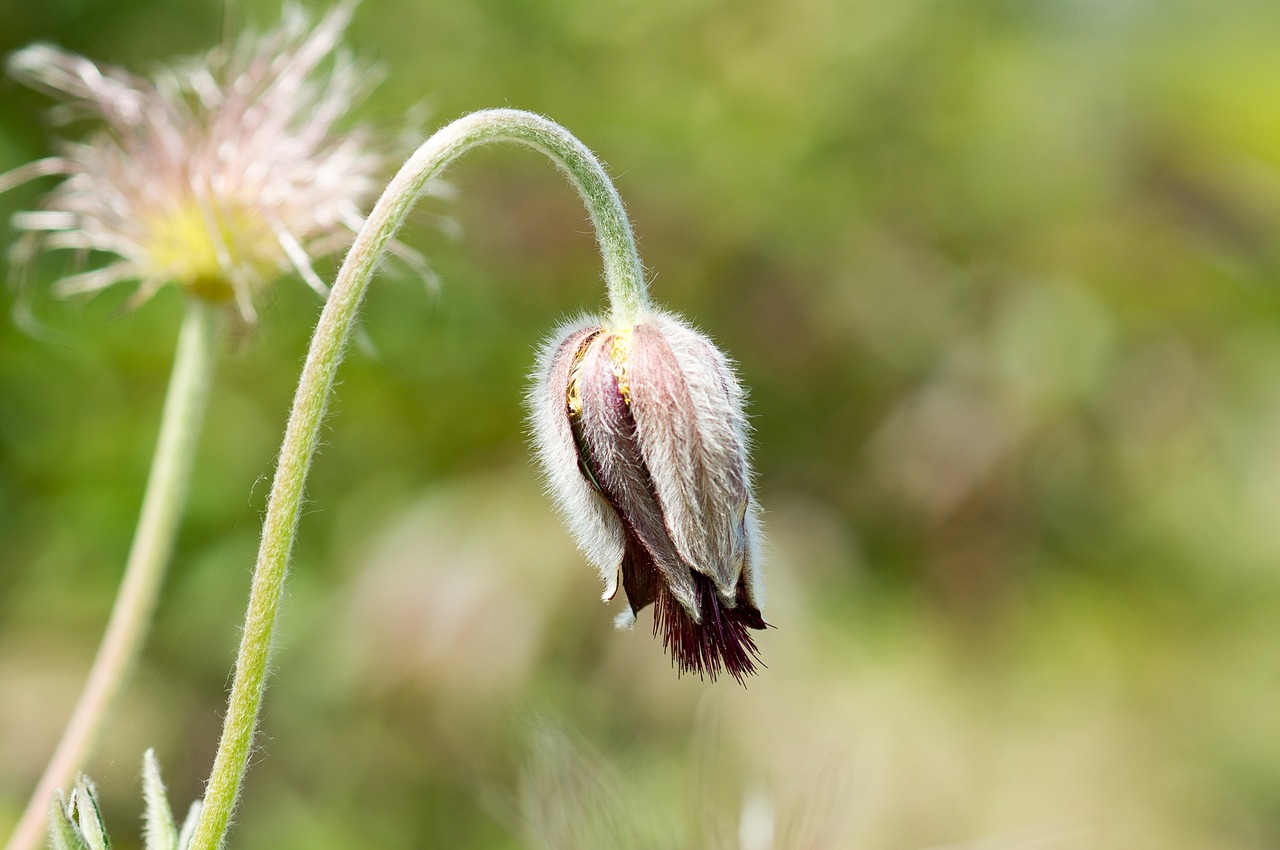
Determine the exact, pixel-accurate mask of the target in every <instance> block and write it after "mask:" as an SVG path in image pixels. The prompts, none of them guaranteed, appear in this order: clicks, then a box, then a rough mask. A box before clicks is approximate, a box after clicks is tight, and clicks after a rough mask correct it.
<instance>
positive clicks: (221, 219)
mask: <svg viewBox="0 0 1280 850" xmlns="http://www.w3.org/2000/svg"><path fill="white" fill-rule="evenodd" d="M351 8H352V7H351V5H349V4H347V5H342V6H339V7H337V8H335V9H334V10H332V11H331V12H329V13H328V14H327V15H325V17H324V18H323V19H322V20H321V21H320V22H319V23H318V24H316V25H315V26H312V24H311V22H310V21H309V20H308V17H307V15H305V14H304V13H303V12H302V11H301V10H300V9H299V8H296V7H293V8H290V9H288V10H286V13H285V17H284V21H283V23H282V24H281V26H280V27H279V28H277V29H274V30H271V31H269V32H266V33H262V34H257V35H249V36H246V37H245V38H243V39H241V40H239V41H238V42H237V43H235V44H232V45H228V46H226V47H223V48H221V49H218V50H214V51H213V52H211V53H209V54H208V55H207V56H206V57H203V58H201V59H197V60H194V61H190V62H188V63H185V64H180V65H178V66H175V67H170V68H164V69H162V70H160V71H158V72H157V73H156V74H155V75H154V76H153V77H152V78H144V77H139V76H135V75H133V74H130V73H127V72H125V71H122V70H120V69H116V68H109V67H102V66H99V65H97V64H95V63H93V62H91V61H90V60H88V59H85V58H84V57H81V56H77V55H74V54H71V53H68V52H66V51H64V50H61V49H59V48H56V47H53V46H51V45H47V44H36V45H33V46H31V47H28V48H25V49H23V50H20V51H18V52H17V53H16V54H14V55H13V56H12V57H11V58H10V60H9V63H8V68H9V72H10V73H11V74H12V75H13V76H14V77H16V78H17V79H19V80H21V81H22V82H24V83H26V84H28V85H30V86H32V87H33V88H36V89H39V90H41V91H44V92H47V93H49V94H51V95H53V96H55V97H57V98H59V99H61V100H62V101H64V103H63V104H62V105H61V106H60V107H58V109H57V110H55V112H54V113H53V117H54V118H55V119H60V120H62V121H69V120H74V119H78V118H86V119H91V120H96V121H99V122H101V126H100V127H99V128H98V129H96V130H94V131H92V132H91V133H90V134H89V135H88V136H87V137H86V138H84V139H83V140H82V141H78V142H65V143H63V144H62V145H61V147H60V149H59V153H58V155H57V156H55V157H51V158H48V159H42V160H38V161H36V162H33V163H30V164H28V165H26V166H23V167H22V168H19V169H16V170H15V171H13V172H10V173H9V174H8V175H4V176H0V190H2V189H3V188H6V187H7V186H11V185H14V184H16V183H18V182H21V181H22V180H25V179H31V178H35V177H39V176H45V175H61V176H63V177H64V178H65V179H64V180H63V181H62V182H61V183H59V184H58V185H57V186H56V187H55V188H54V189H53V190H52V191H51V192H50V193H49V194H48V195H47V196H46V197H45V199H44V200H43V202H42V204H41V209H40V210H37V211H32V212H26V213H19V214H18V215H17V216H16V217H15V219H14V224H15V226H16V227H17V228H18V229H20V230H24V231H27V233H28V235H27V238H26V239H25V240H23V241H21V242H20V243H19V245H18V248H17V249H16V258H17V260H18V261H19V263H21V262H22V261H24V260H28V259H30V257H31V256H33V255H34V254H35V252H36V251H37V250H38V249H40V248H42V247H44V248H50V249H72V250H75V251H78V252H80V253H82V254H83V253H87V252H90V251H98V252H105V253H107V254H113V255H115V259H114V260H113V261H112V262H110V263H108V264H107V265H105V266H103V267H102V268H98V269H93V270H90V271H86V272H81V273H79V274H75V275H73V276H71V277H67V278H64V279H63V280H62V281H61V282H60V284H59V290H60V291H61V292H63V293H73V292H84V291H94V290H98V289H102V288H104V287H107V286H110V285H112V284H115V283H118V282H123V281H137V282H138V283H139V289H138V293H137V300H142V299H144V298H146V297H148V296H149V295H151V294H152V293H153V292H155V291H156V290H157V289H158V288H160V287H161V286H163V285H165V284H168V283H173V284H176V285H178V286H179V287H181V288H182V289H183V290H184V291H185V292H186V293H187V294H189V295H194V296H197V297H200V298H202V299H205V300H207V301H213V302H227V303H232V302H234V303H235V304H236V306H237V307H238V308H239V310H240V312H241V314H242V315H243V316H244V317H245V318H246V319H251V318H252V317H253V315H254V307H253V304H254V296H255V294H256V293H257V292H258V291H259V290H260V289H261V288H262V287H263V286H265V285H267V284H270V283H271V282H272V281H274V280H275V279H277V278H278V277H280V276H281V275H282V274H286V273H288V272H289V271H296V272H297V273H298V274H299V275H301V276H302V278H303V279H304V280H306V281H307V282H308V283H309V284H310V285H311V286H312V287H314V288H315V289H317V290H319V291H321V292H322V293H323V292H325V291H326V289H325V286H324V284H323V283H322V282H321V281H320V278H319V277H318V276H317V274H316V272H315V271H314V270H313V269H312V266H311V259H310V258H311V257H312V256H315V255H316V254H319V253H328V252H332V251H336V250H339V249H342V248H344V247H345V246H346V245H347V243H348V242H349V241H350V238H351V236H352V234H353V233H354V232H355V231H356V230H358V229H359V228H360V225H361V224H362V223H363V222H364V216H363V214H362V213H361V210H362V209H363V207H364V206H365V205H366V203H367V202H368V201H369V200H371V198H372V196H373V195H374V194H376V192H377V191H378V189H379V186H380V181H378V180H377V179H376V178H377V175H378V172H379V170H380V168H381V166H382V165H383V157H382V156H381V155H380V154H379V153H378V152H377V151H375V150H374V149H373V148H372V147H371V145H370V142H369V134H368V133H366V132H365V131H363V130H361V129H359V128H355V129H340V128H339V122H340V121H341V120H342V119H343V117H344V116H345V115H346V114H347V113H348V111H349V110H350V108H351V106H352V104H353V103H354V102H355V101H357V100H358V99H360V97H362V96H363V94H364V92H365V90H366V88H367V85H368V82H369V76H368V74H366V73H365V72H363V71H362V70H361V69H360V68H359V67H357V66H356V65H354V64H352V63H351V62H350V61H348V60H347V59H346V58H344V57H343V56H341V55H338V56H337V57H336V58H333V55H334V52H335V48H336V47H337V44H338V41H339V38H340V37H341V35H342V32H343V30H344V28H345V27H346V24H347V22H348V20H349V19H350V16H351Z"/></svg>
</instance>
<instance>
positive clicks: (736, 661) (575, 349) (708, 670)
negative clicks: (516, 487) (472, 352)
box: [530, 313, 765, 682]
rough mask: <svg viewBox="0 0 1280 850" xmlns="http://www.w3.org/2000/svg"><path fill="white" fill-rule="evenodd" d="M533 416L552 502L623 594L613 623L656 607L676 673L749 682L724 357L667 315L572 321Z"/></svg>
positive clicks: (746, 490) (732, 384) (752, 557)
mask: <svg viewBox="0 0 1280 850" xmlns="http://www.w3.org/2000/svg"><path fill="white" fill-rule="evenodd" d="M530 407H531V424H532V430H533V434H534V439H535V442H536V444H537V450H538V457H539V460H540V461H541V464H542V467H543V470H544V472H545V474H546V477H547V482H548V489H549V491H550V492H551V494H552V496H553V498H554V499H555V501H556V503H557V505H558V506H559V508H560V509H561V511H562V513H563V514H564V516H565V518H566V521H567V523H568V525H569V527H570V529H571V530H572V532H573V534H574V536H575V538H576V539H577V542H578V545H579V547H580V548H581V549H582V550H583V552H584V553H585V554H586V555H587V557H588V558H589V559H590V560H591V561H592V562H593V563H594V564H595V565H596V566H597V567H598V568H599V570H600V574H601V577H602V578H603V579H604V582H605V594H604V596H605V599H612V598H613V597H614V596H615V595H616V594H617V592H618V588H619V586H621V587H622V589H623V590H624V591H625V593H626V597H627V601H628V603H629V605H630V611H629V612H628V613H627V614H624V615H623V616H622V617H620V618H619V620H620V622H619V625H621V626H628V625H630V624H631V623H633V622H634V620H635V614H636V613H637V612H639V611H640V610H641V609H642V608H644V607H646V606H647V605H649V604H650V603H655V611H654V634H657V633H658V632H659V631H661V632H662V639H663V645H664V646H665V647H666V649H667V650H668V651H669V652H670V653H671V656H672V660H673V663H675V664H676V665H677V667H678V669H679V670H680V671H681V672H695V673H697V674H698V675H699V676H703V675H705V676H709V677H710V678H711V679H712V680H714V679H715V678H716V677H717V675H718V674H719V673H720V672H721V671H722V670H724V671H727V672H728V673H729V675H731V676H733V677H734V678H735V679H737V680H738V681H739V682H741V681H743V679H744V678H745V677H746V676H748V675H750V674H752V673H754V672H755V665H756V664H757V663H758V655H757V651H756V646H755V642H754V641H753V639H752V638H751V635H750V633H749V631H748V629H763V628H765V622H764V620H763V618H762V617H761V616H760V605H761V603H762V601H763V600H762V598H761V595H762V593H763V587H762V583H761V580H760V575H759V553H760V542H759V521H758V507H757V505H756V501H755V498H754V496H753V495H752V492H751V472H750V468H749V465H748V461H747V420H746V416H745V414H744V413H743V392H742V389H741V387H740V386H739V384H738V381H737V379H736V378H735V377H734V374H733V370H732V368H731V366H730V365H729V362H728V361H727V360H726V358H725V357H724V355H723V354H721V353H720V352H719V351H718V350H717V349H716V347H715V346H714V345H713V344H712V343H711V341H710V340H709V339H707V338H706V337H705V336H704V335H702V334H700V333H698V332H697V331H695V330H694V329H692V328H691V327H689V326H688V325H687V324H686V323H685V322H683V321H682V320H681V319H679V318H676V317H675V316H672V315H669V314H666V313H648V314H646V315H643V316H641V317H640V318H639V319H638V320H637V321H636V322H635V324H634V325H632V326H631V327H627V328H610V327H607V326H605V325H604V324H603V323H601V322H599V321H598V320H595V319H585V320H582V321H578V322H573V323H570V324H568V325H565V326H564V327H562V328H560V330H559V331H558V332H557V333H556V334H555V335H554V337H553V338H552V340H551V341H550V342H549V343H548V344H547V345H546V346H545V347H544V348H543V350H542V353H541V355H540V357H539V362H538V367H537V371H536V375H535V386H534V387H533V389H532V391H531V393H530Z"/></svg>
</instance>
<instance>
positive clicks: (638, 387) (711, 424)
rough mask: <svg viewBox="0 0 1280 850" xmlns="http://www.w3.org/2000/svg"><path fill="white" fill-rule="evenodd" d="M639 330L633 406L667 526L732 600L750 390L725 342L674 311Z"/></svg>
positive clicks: (740, 546) (741, 540) (745, 499)
mask: <svg viewBox="0 0 1280 850" xmlns="http://www.w3.org/2000/svg"><path fill="white" fill-rule="evenodd" d="M633 337H634V339H633V342H632V348H631V357H630V360H629V363H628V369H629V373H630V376H631V411H632V413H633V414H634V416H635V422H636V428H637V430H638V434H639V442H640V445H641V446H642V447H643V450H644V459H645V463H646V465H647V466H648V469H649V473H650V475H651V476H652V478H653V486H654V488H655V489H656V490H657V495H658V499H659V501H660V502H661V505H662V512H663V515H664V516H665V517H666V524H667V529H668V531H669V532H670V535H671V539H672V540H673V541H674V542H675V545H676V547H677V548H678V549H679V551H680V554H681V556H683V558H684V560H685V561H687V562H688V564H689V565H690V566H691V567H693V569H695V570H698V571H699V572H702V573H703V574H705V575H707V576H709V577H710V578H712V579H713V580H714V581H715V583H716V589H717V590H718V591H719V593H720V595H721V597H723V598H724V599H726V600H727V601H729V603H730V604H732V603H733V600H734V598H735V595H736V593H737V585H738V580H739V577H740V576H741V575H742V571H743V564H744V559H745V554H746V539H745V536H746V531H745V519H746V511H747V505H748V503H749V501H750V490H749V474H750V473H749V471H748V469H747V461H746V421H745V417H744V416H743V414H742V391H741V390H740V389H739V388H738V382H737V380H736V379H735V378H734V376H733V373H732V372H731V371H730V370H729V368H728V366H727V364H726V363H725V362H724V358H723V357H722V356H721V355H720V353H719V352H718V351H716V349H715V347H714V346H712V345H711V344H710V343H709V342H708V341H707V340H706V338H705V337H703V336H702V335H701V334H699V333H698V332H697V331H694V330H692V329H691V328H689V327H688V326H687V325H685V324H684V323H683V322H681V321H680V320H678V319H676V318H674V317H670V316H666V315H654V316H651V317H646V318H645V319H644V320H643V321H640V322H637V323H636V326H635V329H634V331H633Z"/></svg>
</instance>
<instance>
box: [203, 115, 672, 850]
mask: <svg viewBox="0 0 1280 850" xmlns="http://www.w3.org/2000/svg"><path fill="white" fill-rule="evenodd" d="M493 142H516V143H519V144H523V145H527V146H529V147H532V148H536V149H537V150H540V151H542V152H543V153H544V154H546V155H547V156H548V157H550V158H551V159H552V160H553V161H554V162H555V163H556V165H558V166H559V167H560V168H561V170H562V171H564V173H565V174H566V175H567V176H568V177H569V180H570V181H571V182H572V183H573V184H574V186H576V187H577V189H578V192H579V193H580V194H581V195H582V198H583V200H584V201H585V203H586V205H587V210H588V212H589V213H590V215H591V221H592V224H593V225H594V226H595V231H596V237H597V239H598V240H599V242H600V252H601V255H602V256H603V259H604V268H605V280H606V283H607V285H608V291H609V299H610V302H611V306H612V314H611V319H612V321H613V323H614V324H615V325H629V324H631V323H632V322H634V320H635V318H636V316H637V315H638V314H639V313H640V311H641V310H643V309H644V308H645V307H646V306H647V305H648V294H647V292H646V289H645V281H644V271H643V269H642V268H641V266H640V259H639V256H638V255H637V253H636V246H635V239H634V237H633V236H632V234H631V224H630V222H629V221H628V220H627V216H626V212H625V211H624V210H623V208H622V201H621V199H620V198H619V197H618V193H617V190H615V189H614V187H613V184H612V183H611V182H610V181H609V178H608V176H607V175H606V174H605V172H604V168H603V167H602V166H601V165H600V162H599V161H598V160H597V159H596V158H595V156H594V155H593V154H592V153H591V151H589V150H587V148H586V147H585V146H583V144H582V143H581V142H579V141H578V140H577V139H576V138H574V137H573V136H572V135H571V134H570V133H569V132H568V131H567V130H565V129H564V128H563V127H561V126H560V125H558V124H556V123H554V122H552V121H549V120H547V119H546V118H542V117H540V116H538V115H534V114H532V113H528V112H520V111H517V110H513V109H492V110H485V111H483V112H475V113H472V114H471V115H467V116H465V117H463V118H459V119H458V120H457V121H454V122H453V123H452V124H449V125H448V126H446V127H444V128H443V129H441V130H439V131H438V132H436V134H435V135H433V136H432V137H431V138H430V139H428V140H427V141H426V142H424V143H423V144H422V146H421V147H420V148H418V150H417V151H416V152H415V153H414V154H413V156H411V157H409V160H408V161H407V162H406V163H405V164H404V166H403V167H402V168H401V169H400V171H399V173H397V174H396V176H395V177H394V178H393V179H392V180H391V183H390V184H388V186H387V188H386V191H384V192H383V194H382V197H381V198H379V199H378V203H377V204H376V205H375V206H374V208H373V212H372V213H370V214H369V218H368V220H367V221H366V222H365V224H364V227H362V228H361V229H360V232H359V233H358V234H357V235H356V239H355V242H354V243H353V244H352V246H351V251H350V252H349V253H348V254H347V258H346V260H345V261H344V262H343V264H342V268H341V270H339V272H338V279H337V281H336V282H335V283H334V286H333V291H332V292H331V293H330V294H329V299H328V301H327V302H326V303H325V307H324V311H323V312H322V313H321V315H320V321H319V324H317V326H316V330H315V334H314V335H313V336H312V338H311V347H310V349H309V350H308V352H307V361H306V365H305V366H303V369H302V377H301V378H300V379H299V381H298V391H297V394H296V395H295V396H294V399H293V410H292V412H291V413H290V415H289V423H288V425H287V426H286V427H285V435H284V443H283V445H282V446H281V448H280V457H279V459H278V461H277V466H276V477H275V481H274V482H273V483H272V485H271V495H270V499H269V501H268V504H267V517H266V520H265V521H264V523H263V528H262V542H261V545H260V546H259V549H258V562H257V565H256V566H255V567H254V573H253V587H252V590H251V591H250V596H249V609H248V612H247V614H246V616H245V624H244V634H243V635H242V637H241V642H240V651H239V655H238V656H237V658H236V670H235V679H234V681H233V682H232V685H231V696H230V699H229V701H228V705H227V715H226V718H225V720H224V721H223V727H222V739H221V740H220V741H219V743H218V753H217V755H216V756H215V758H214V763H213V770H212V772H211V774H210V776H209V784H208V786H207V787H206V788H205V798H204V808H203V810H202V812H201V814H200V821H199V823H198V824H197V826H196V832H195V836H194V838H193V840H192V843H191V848H192V850H217V848H219V847H220V846H221V843H222V840H223V838H224V836H225V835H226V831H227V825H228V823H229V821H230V818H231V812H232V809H233V808H234V807H235V803H236V799H237V797H238V795H239V792H240V783H241V781H242V780H243V778H244V773H245V770H246V768H247V767H248V762H249V754H250V751H251V748H252V745H253V734H254V730H255V728H256V725H257V719H258V709H259V708H260V706H261V705H262V694H263V691H264V689H265V687H266V675H267V664H268V655H269V654H270V650H271V639H272V634H273V633H274V631H275V624H276V617H277V614H278V613H279V608H280V599H281V595H282V592H283V590H284V581H285V574H286V572H287V570H288V564H289V555H290V553H291V552H292V550H293V541H294V537H295V535H296V532H297V524H298V515H299V513H300V511H301V508H302V495H303V486H304V483H305V482H306V478H307V471H308V470H309V468H310V466H311V458H312V456H313V455H314V454H315V450H316V444H317V441H318V440H319V437H320V426H321V423H322V421H323V419H324V413H325V408H326V406H327V405H328V401H329V396H330V394H331V392H332V389H333V380H334V374H335V373H336V372H337V370H338V365H339V363H341V361H342V356H343V352H344V350H345V348H346V345H347V340H348V339H349V338H350V336H351V330H352V327H353V325H354V324H355V318H356V313H357V312H358V311H359V308H360V303H361V301H362V300H363V298H364V293H365V290H366V289H367V287H368V285H369V280H370V278H371V277H372V276H373V271H374V269H375V268H376V267H377V264H378V261H379V260H380V259H381V258H382V255H383V253H384V251H385V250H386V248H387V245H388V243H389V242H390V241H391V239H392V238H393V237H394V236H395V234H396V231H398V230H399V229H400V225H401V224H402V223H403V221H404V218H405V216H406V215H407V214H408V212H409V209H410V208H411V207H412V206H413V204H414V202H415V201H416V200H417V198H418V196H419V194H420V193H421V192H422V190H423V188H424V187H425V185H426V184H427V181H429V180H430V179H431V178H433V177H435V176H437V175H439V174H440V172H441V171H443V170H444V169H445V167H447V166H448V165H449V164H450V163H451V162H453V161H454V160H455V159H457V158H458V157H459V156H461V155H462V154H463V153H466V152H467V151H469V150H471V149H472V148H475V147H478V146H480V145H485V144H490V143H493Z"/></svg>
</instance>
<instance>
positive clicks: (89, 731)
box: [6, 298, 221, 850]
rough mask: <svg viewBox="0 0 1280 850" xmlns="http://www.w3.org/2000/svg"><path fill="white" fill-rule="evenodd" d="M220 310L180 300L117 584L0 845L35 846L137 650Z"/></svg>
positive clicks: (160, 572) (187, 465) (164, 560)
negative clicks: (97, 637)
mask: <svg viewBox="0 0 1280 850" xmlns="http://www.w3.org/2000/svg"><path fill="white" fill-rule="evenodd" d="M220 313H221V310H220V309H219V308H217V307H214V306H211V305H209V304H206V303H204V302H202V301H200V300H199V299H195V298H192V299H189V300H188V301H187V312H186V317H185V318H184V320H183V323H182V330H181V331H180V332H179V334H178V350H177V353H176V355H175V356H174V363H173V374H172V376H171V377H170V379H169V392H168V396H167V397H166V399H165V403H164V413H163V415H162V418H161V423H160V436H159V439H158V440H157V442H156V453H155V456H154V458H153V459H152V461H151V474H150V477H149V478H148V479H147V490H146V494H145V495H144V496H143V499H142V512H141V514H140V515H139V517H138V528H137V530H136V531H135V532H134V537H133V545H132V546H131V547H130V549H129V558H128V561H127V562H126V564H125V570H124V578H123V580H122V581H121V584H120V591H119V593H118V594H117V595H116V601H115V605H114V606H113V607H112V609H111V617H110V619H109V620H108V621H107V628H106V632H105V633H104V634H103V636H102V644H101V645H100V646H99V647H98V654H97V656H96V657H95V658H94V660H93V667H92V668H91V669H90V671H89V678H88V680H87V681H86V682H85V686H84V690H83V691H82V692H81V694H80V700H79V701H78V702H77V703H76V707H75V709H74V711H73V712H72V714H71V719H70V720H69V721H68V722H67V727H66V729H65V730H64V731H63V733H62V739H61V740H60V741H59V742H58V746H57V748H56V749H55V750H54V753H53V757H52V758H51V759H50V760H49V765H48V767H46V768H45V771H44V775H43V776H41V777H40V782H39V783H38V784H37V785H36V789H35V791H34V792H33V793H32V795H31V800H30V801H29V802H28V803H27V807H26V809H24V810H23V812H22V817H21V818H20V819H19V820H18V826H17V828H16V829H15V830H14V832H13V835H12V837H10V839H9V843H8V844H7V845H6V850H35V848H36V847H37V846H39V844H40V840H41V838H42V837H43V835H44V830H45V819H46V814H47V812H48V810H49V800H50V798H51V797H52V796H53V792H54V789H56V788H70V787H71V782H72V779H73V778H74V777H75V774H76V772H77V771H79V770H82V769H83V768H84V765H85V762H86V761H87V760H88V759H89V758H90V756H91V755H92V753H93V751H94V749H96V748H97V745H98V743H99V741H100V739H101V737H102V730H103V728H104V727H105V726H106V724H107V721H108V720H110V718H111V715H112V713H113V712H114V710H115V708H116V705H117V703H118V702H119V700H120V695H121V694H122V693H123V691H124V687H125V684H126V682H127V681H128V679H129V674H130V672H131V671H132V669H133V666H134V664H135V663H136V662H137V659H138V655H139V653H140V652H141V651H142V644H143V642H144V640H145V638H146V636H147V629H148V627H149V626H150V624H151V618H152V615H153V614H154V613H155V608H156V599H157V597H158V596H159V595H160V585H161V583H162V582H163V580H164V574H165V567H166V566H167V565H168V563H169V558H170V556H171V555H172V553H173V540H174V536H175V534H176V531H177V527H178V519H179V517H180V516H181V515H182V509H183V505H184V503H185V502H186V495H187V486H188V484H189V482H190V481H191V467H192V465H193V463H194V459H195V449H196V443H197V438H198V436H199V432H200V423H201V422H202V421H203V419H204V408H205V400H206V399H207V398H208V390H209V383H210V380H211V377H212V375H213V367H214V363H215V360H216V357H215V349H216V347H217V346H216V340H217V336H218V332H217V329H218V326H219V324H220V322H219V317H220Z"/></svg>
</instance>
